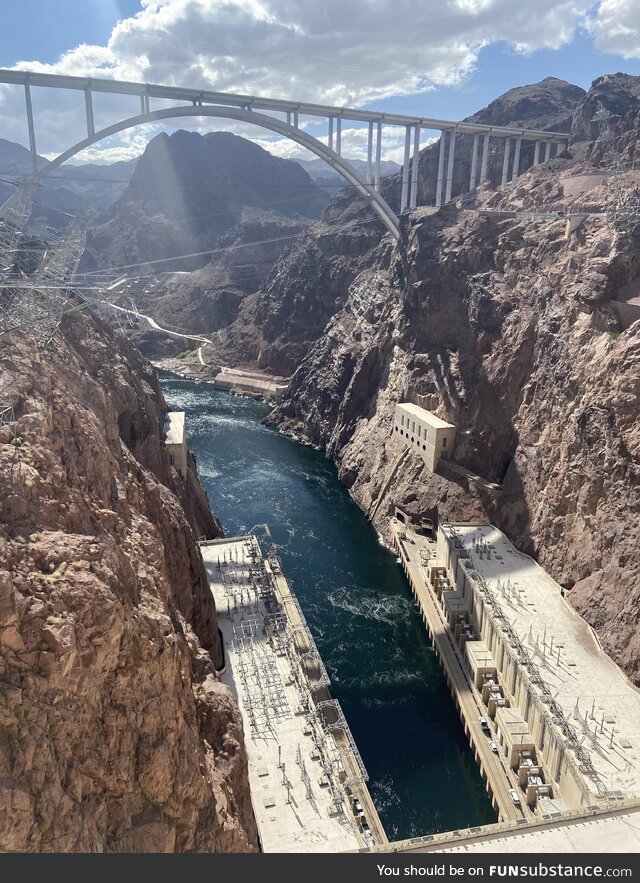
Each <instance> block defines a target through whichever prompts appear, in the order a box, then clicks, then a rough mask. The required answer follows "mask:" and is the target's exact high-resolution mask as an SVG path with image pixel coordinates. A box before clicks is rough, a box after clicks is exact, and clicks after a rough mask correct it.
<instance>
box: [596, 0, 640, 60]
mask: <svg viewBox="0 0 640 883" xmlns="http://www.w3.org/2000/svg"><path fill="white" fill-rule="evenodd" d="M592 32H593V36H594V42H595V45H596V47H597V48H598V49H600V51H601V52H612V53H615V54H617V55H621V56H622V57H623V58H640V3H638V0H602V2H601V3H600V6H599V8H598V10H597V12H596V14H595V16H594V19H593V22H592Z"/></svg>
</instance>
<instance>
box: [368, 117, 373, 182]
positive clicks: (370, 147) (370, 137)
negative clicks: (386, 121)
mask: <svg viewBox="0 0 640 883" xmlns="http://www.w3.org/2000/svg"><path fill="white" fill-rule="evenodd" d="M372 183H373V120H369V133H368V135H367V184H372Z"/></svg>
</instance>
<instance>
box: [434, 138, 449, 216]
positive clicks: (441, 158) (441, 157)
mask: <svg viewBox="0 0 640 883" xmlns="http://www.w3.org/2000/svg"><path fill="white" fill-rule="evenodd" d="M446 141H447V130H446V129H443V130H442V131H441V132H440V152H439V153H438V179H437V182H436V206H439V205H442V175H443V173H444V151H445V147H446Z"/></svg>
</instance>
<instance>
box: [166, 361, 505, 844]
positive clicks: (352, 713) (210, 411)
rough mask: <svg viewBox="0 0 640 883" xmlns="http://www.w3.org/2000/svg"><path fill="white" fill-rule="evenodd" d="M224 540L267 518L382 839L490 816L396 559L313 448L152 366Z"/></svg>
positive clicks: (243, 403)
mask: <svg viewBox="0 0 640 883" xmlns="http://www.w3.org/2000/svg"><path fill="white" fill-rule="evenodd" d="M162 383H163V389H164V392H165V395H166V398H167V401H168V402H169V404H170V406H171V407H172V408H173V409H175V410H181V411H186V412H187V433H188V438H189V445H190V447H191V450H192V451H193V452H194V454H195V455H196V458H197V460H198V467H199V471H200V475H201V477H202V479H203V481H204V484H205V487H206V489H207V493H208V495H209V500H210V503H211V508H212V509H213V511H214V512H215V513H216V515H217V516H218V517H219V518H220V519H221V521H222V524H223V526H224V529H225V532H226V534H227V535H229V536H232V535H238V534H242V533H246V532H247V531H248V530H249V529H250V528H251V527H253V526H254V525H255V524H261V523H266V524H268V525H269V527H270V529H271V533H272V535H273V538H274V540H275V542H276V543H277V544H278V548H279V553H280V557H281V559H282V563H283V566H284V569H285V573H286V575H287V578H288V580H289V582H290V584H291V585H292V587H293V589H294V590H295V592H296V594H297V596H298V599H299V600H300V604H301V606H302V608H303V610H304V612H305V615H306V617H307V620H308V622H309V626H310V628H311V630H312V632H313V634H314V637H315V639H316V642H317V644H318V648H319V650H320V653H321V655H322V658H323V660H324V662H325V665H326V668H327V671H328V672H329V675H330V677H331V682H332V683H331V691H332V694H333V696H334V697H335V698H337V699H339V700H340V703H341V705H342V708H343V710H344V713H345V716H346V718H347V720H348V722H349V724H350V726H351V730H352V732H353V735H354V737H355V740H356V742H357V745H358V748H359V750H360V753H361V755H362V758H363V760H364V763H365V766H366V767H367V770H368V772H369V776H370V781H369V789H370V791H371V794H372V797H373V799H374V801H375V803H376V806H377V808H378V812H379V814H380V817H381V819H382V822H383V824H384V826H385V829H386V831H387V835H388V837H389V839H390V840H395V839H400V838H407V837H415V836H419V835H421V834H429V833H434V832H436V831H447V830H453V829H456V828H461V827H467V826H473V825H480V824H486V823H488V822H492V821H495V818H496V816H495V812H494V810H493V809H492V807H491V803H490V801H489V799H488V797H487V795H486V792H485V789H484V784H483V782H482V779H481V777H480V773H479V770H478V768H477V766H476V763H475V761H474V758H473V755H472V754H471V751H470V749H469V747H468V744H467V741H466V738H465V736H464V732H463V729H462V725H461V723H460V719H459V717H458V715H457V712H456V710H455V707H454V705H453V701H452V699H451V696H450V694H449V691H448V688H447V686H446V684H445V681H444V677H443V675H442V672H441V670H440V666H439V664H438V661H437V659H436V656H435V653H434V652H433V649H432V647H431V643H430V640H429V638H428V636H427V634H426V631H425V628H424V626H423V624H422V621H421V619H420V616H419V614H418V613H417V612H416V609H415V607H414V604H413V600H412V598H411V593H410V589H409V587H408V584H407V582H406V579H405V577H404V574H403V573H402V571H401V569H400V567H399V566H398V565H397V564H396V561H395V557H394V556H393V555H391V554H389V553H388V552H386V551H385V550H384V549H383V548H382V547H381V546H380V545H379V543H378V540H377V536H376V533H375V531H374V529H373V528H372V526H371V525H370V524H369V522H368V521H367V519H366V518H365V516H364V514H363V513H362V512H361V511H360V509H359V508H358V507H357V506H356V504H355V503H354V502H353V501H352V500H351V498H350V497H349V494H348V492H347V491H346V489H345V488H344V487H343V486H342V485H341V484H340V483H339V481H338V478H337V475H336V470H335V468H334V466H333V465H332V464H331V463H329V462H328V461H327V460H326V459H325V458H324V456H323V455H322V454H321V453H318V452H317V451H314V450H313V449H312V448H309V447H305V446H303V445H300V444H297V443H296V442H294V441H291V440H290V439H287V438H284V437H283V436H280V435H278V433H277V432H275V431H274V430H272V429H269V428H267V427H265V426H263V425H262V423H261V422H260V421H261V419H262V418H263V417H264V415H265V414H266V413H268V408H267V407H266V406H265V405H262V404H260V403H257V402H254V401H252V400H249V399H242V398H235V397H233V396H230V395H228V394H227V393H224V392H217V391H215V390H214V389H213V388H212V387H211V386H209V385H206V384H202V383H197V382H193V381H189V380H183V379H181V378H178V377H176V376H175V375H170V374H167V373H162Z"/></svg>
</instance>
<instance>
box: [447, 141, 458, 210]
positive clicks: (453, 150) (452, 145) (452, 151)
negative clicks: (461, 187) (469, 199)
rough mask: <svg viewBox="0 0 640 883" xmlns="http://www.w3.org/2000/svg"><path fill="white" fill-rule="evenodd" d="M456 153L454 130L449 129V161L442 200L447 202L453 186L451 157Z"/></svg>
mask: <svg viewBox="0 0 640 883" xmlns="http://www.w3.org/2000/svg"><path fill="white" fill-rule="evenodd" d="M455 153H456V130H455V129H452V130H451V136H450V138H449V161H448V163H447V191H446V193H445V195H444V201H445V202H449V200H450V199H451V190H452V188H453V158H454V156H455Z"/></svg>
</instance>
